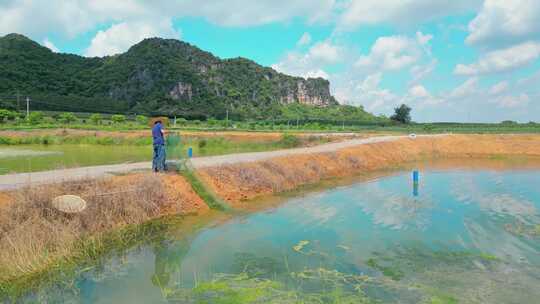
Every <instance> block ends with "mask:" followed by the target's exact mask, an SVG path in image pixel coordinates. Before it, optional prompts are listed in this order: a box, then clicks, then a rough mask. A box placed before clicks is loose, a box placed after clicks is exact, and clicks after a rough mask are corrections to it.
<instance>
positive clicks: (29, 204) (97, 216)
mask: <svg viewBox="0 0 540 304" xmlns="http://www.w3.org/2000/svg"><path fill="white" fill-rule="evenodd" d="M64 194H74V195H78V196H81V197H82V198H83V199H84V200H86V202H87V208H86V210H84V211H83V212H81V213H79V214H63V213H61V212H59V211H56V210H54V209H53V208H52V206H51V201H52V200H53V198H54V197H56V196H59V195H64ZM0 199H2V200H3V202H2V203H0V269H2V270H1V271H0V287H1V284H2V283H4V282H7V281H10V280H13V279H17V278H20V277H22V276H25V275H35V274H37V273H41V272H43V271H47V270H49V269H51V268H54V267H56V266H57V265H59V261H62V260H65V259H67V258H70V257H72V256H73V255H81V254H84V249H81V244H83V243H85V242H86V243H87V242H93V245H92V246H91V247H92V249H93V250H94V251H98V252H99V251H100V250H101V249H102V248H104V247H106V245H104V243H103V241H102V240H103V239H102V237H103V236H106V234H107V233H109V232H113V231H115V230H117V229H119V228H123V227H126V226H127V225H138V224H143V223H145V222H147V221H149V220H151V219H155V218H158V217H162V216H165V215H170V214H192V213H203V212H205V211H206V210H208V207H207V205H206V204H205V203H204V201H203V200H202V199H201V198H200V197H199V196H198V195H197V194H196V193H195V192H194V191H193V189H192V188H191V185H190V184H189V183H188V182H187V181H186V180H185V179H184V178H183V177H181V176H179V175H155V174H150V173H147V174H132V175H126V176H116V177H112V178H107V179H99V180H86V181H77V182H66V183H61V184H50V185H43V186H35V187H31V188H26V189H20V190H16V191H13V192H9V193H0ZM124 241H125V239H124V238H122V240H121V242H124ZM0 291H1V290H0Z"/></svg>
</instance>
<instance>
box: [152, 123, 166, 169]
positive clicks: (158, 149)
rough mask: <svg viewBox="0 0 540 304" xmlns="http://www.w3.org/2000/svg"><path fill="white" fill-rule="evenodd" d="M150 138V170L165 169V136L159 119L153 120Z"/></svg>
mask: <svg viewBox="0 0 540 304" xmlns="http://www.w3.org/2000/svg"><path fill="white" fill-rule="evenodd" d="M152 140H153V143H154V157H153V159H152V170H153V171H154V172H160V171H165V137H164V130H163V126H162V123H161V120H156V121H155V122H154V127H153V128H152Z"/></svg>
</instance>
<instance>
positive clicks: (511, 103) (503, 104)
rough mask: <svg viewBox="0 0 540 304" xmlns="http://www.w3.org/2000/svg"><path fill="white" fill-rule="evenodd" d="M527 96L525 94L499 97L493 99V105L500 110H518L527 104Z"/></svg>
mask: <svg viewBox="0 0 540 304" xmlns="http://www.w3.org/2000/svg"><path fill="white" fill-rule="evenodd" d="M529 100H530V98H529V96H528V95H527V94H521V95H519V96H511V95H508V96H501V97H499V98H497V99H495V103H496V104H497V105H498V106H499V107H500V108H518V107H524V106H526V105H527V104H528V103H529Z"/></svg>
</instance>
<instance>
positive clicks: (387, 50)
mask: <svg viewBox="0 0 540 304" xmlns="http://www.w3.org/2000/svg"><path fill="white" fill-rule="evenodd" d="M420 56H421V52H420V51H419V49H418V46H417V44H416V41H414V40H412V39H410V38H407V37H405V36H388V37H380V38H378V39H377V41H375V43H374V44H373V46H372V47H371V52H370V53H369V55H363V56H360V58H359V59H358V60H357V61H356V63H355V66H357V67H360V68H371V69H383V70H399V69H402V68H404V67H407V66H409V65H411V64H413V63H415V62H416V61H418V59H419V58H420Z"/></svg>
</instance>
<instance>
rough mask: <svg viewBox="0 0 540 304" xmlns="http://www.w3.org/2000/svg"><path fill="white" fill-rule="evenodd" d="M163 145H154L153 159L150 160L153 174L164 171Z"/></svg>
mask: <svg viewBox="0 0 540 304" xmlns="http://www.w3.org/2000/svg"><path fill="white" fill-rule="evenodd" d="M165 169H166V167H165V145H154V157H153V158H152V170H153V171H154V172H159V171H165Z"/></svg>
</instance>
